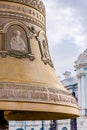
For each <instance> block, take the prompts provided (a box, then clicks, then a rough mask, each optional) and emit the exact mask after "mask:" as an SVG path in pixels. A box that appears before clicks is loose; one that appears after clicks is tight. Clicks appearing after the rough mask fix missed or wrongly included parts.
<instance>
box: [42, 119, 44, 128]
mask: <svg viewBox="0 0 87 130" xmlns="http://www.w3.org/2000/svg"><path fill="white" fill-rule="evenodd" d="M42 130H44V121H43V120H42Z"/></svg>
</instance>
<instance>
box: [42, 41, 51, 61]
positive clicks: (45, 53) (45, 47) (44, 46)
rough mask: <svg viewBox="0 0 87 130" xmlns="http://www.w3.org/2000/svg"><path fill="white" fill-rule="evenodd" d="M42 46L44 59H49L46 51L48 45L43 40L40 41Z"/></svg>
mask: <svg viewBox="0 0 87 130" xmlns="http://www.w3.org/2000/svg"><path fill="white" fill-rule="evenodd" d="M42 46H43V58H45V59H46V60H47V59H50V56H49V52H48V46H47V44H46V41H45V40H43V41H42Z"/></svg>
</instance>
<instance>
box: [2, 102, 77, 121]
mask: <svg viewBox="0 0 87 130" xmlns="http://www.w3.org/2000/svg"><path fill="white" fill-rule="evenodd" d="M0 109H1V110H4V114H5V119H7V120H58V119H69V118H76V117H78V116H79V108H78V107H77V106H74V107H73V106H69V105H62V104H59V105H58V104H45V103H23V102H0Z"/></svg>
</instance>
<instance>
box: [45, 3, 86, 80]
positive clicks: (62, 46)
mask: <svg viewBox="0 0 87 130" xmlns="http://www.w3.org/2000/svg"><path fill="white" fill-rule="evenodd" d="M43 2H44V3H45V6H46V12H47V16H46V17H47V37H48V42H49V48H50V53H51V57H52V61H53V63H54V66H55V69H56V72H57V75H58V76H60V77H61V78H63V76H62V74H63V73H64V72H65V71H71V72H72V76H73V75H75V72H74V70H75V68H74V65H75V64H74V62H75V61H76V60H77V58H78V56H79V55H80V53H82V52H83V51H84V50H85V49H86V48H87V0H43Z"/></svg>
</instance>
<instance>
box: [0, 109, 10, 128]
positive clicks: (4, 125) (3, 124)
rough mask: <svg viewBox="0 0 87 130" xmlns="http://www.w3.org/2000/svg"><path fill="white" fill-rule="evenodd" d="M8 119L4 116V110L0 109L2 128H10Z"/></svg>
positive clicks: (0, 125)
mask: <svg viewBox="0 0 87 130" xmlns="http://www.w3.org/2000/svg"><path fill="white" fill-rule="evenodd" d="M8 126H9V125H8V121H7V120H6V119H5V118H4V111H0V130H8Z"/></svg>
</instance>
